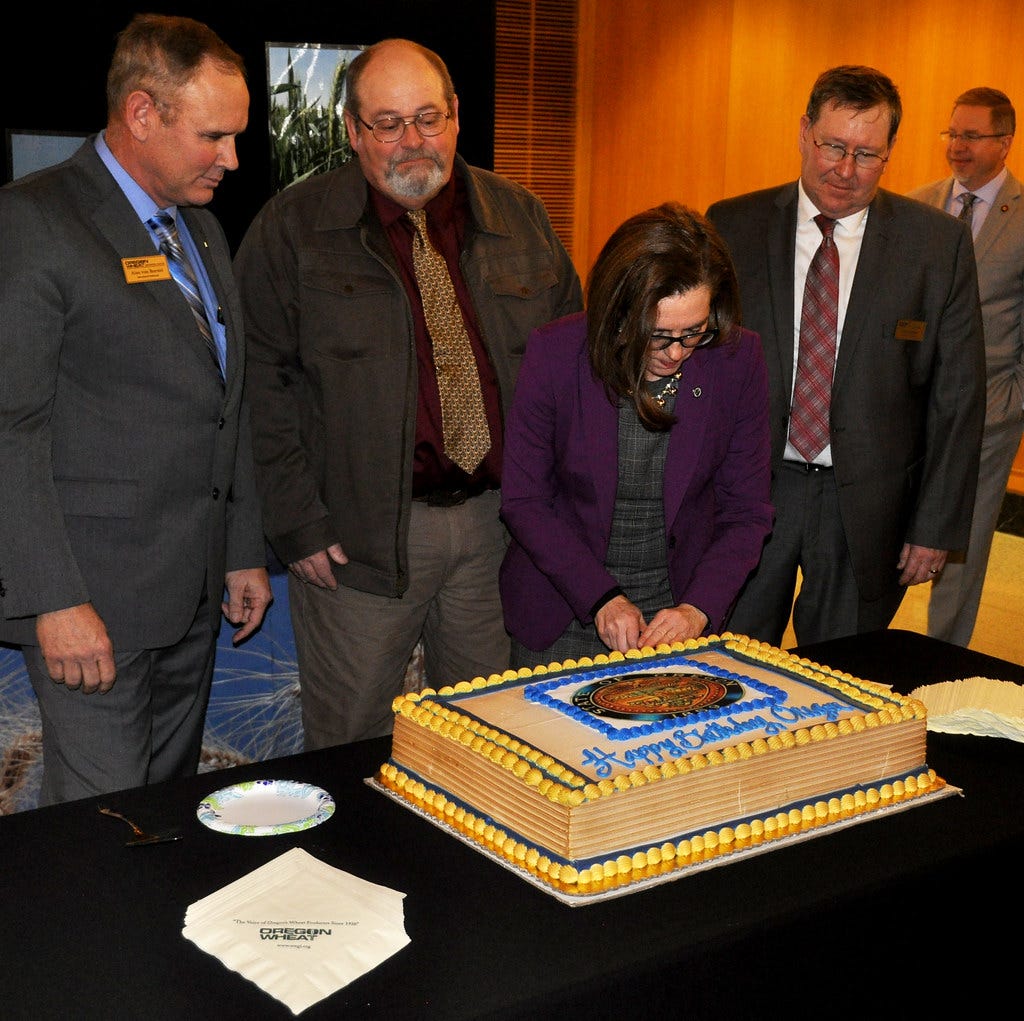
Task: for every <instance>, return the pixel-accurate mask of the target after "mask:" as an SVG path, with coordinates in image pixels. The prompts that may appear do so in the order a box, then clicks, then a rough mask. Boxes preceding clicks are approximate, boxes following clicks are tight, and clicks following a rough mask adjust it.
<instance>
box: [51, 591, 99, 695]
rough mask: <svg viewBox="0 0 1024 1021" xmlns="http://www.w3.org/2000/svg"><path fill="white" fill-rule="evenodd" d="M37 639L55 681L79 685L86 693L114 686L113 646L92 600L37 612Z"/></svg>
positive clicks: (72, 686)
mask: <svg viewBox="0 0 1024 1021" xmlns="http://www.w3.org/2000/svg"><path fill="white" fill-rule="evenodd" d="M36 638H37V640H38V641H39V649H40V651H41V652H42V654H43V659H44V660H45V661H46V669H47V670H49V672H50V676H51V677H52V678H53V679H54V680H55V681H56V682H57V683H58V684H64V685H65V686H67V687H68V688H78V687H80V688H81V689H82V691H83V692H85V693H86V694H92V693H93V692H95V691H98V692H101V693H102V692H104V691H109V690H110V689H111V688H112V687H113V684H114V681H115V680H116V678H117V670H116V668H115V667H114V646H113V643H112V642H111V641H110V636H109V635H108V634H107V628H106V625H105V624H104V623H103V621H102V620H101V619H100V615H99V614H98V613H97V612H96V610H95V609H94V608H93V605H92V603H80V604H79V605H78V606H69V607H68V608H67V609H66V610H53V611H51V612H50V613H41V614H39V616H38V617H37V618H36Z"/></svg>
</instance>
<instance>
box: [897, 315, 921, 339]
mask: <svg viewBox="0 0 1024 1021" xmlns="http://www.w3.org/2000/svg"><path fill="white" fill-rule="evenodd" d="M927 325H928V324H927V323H925V322H923V321H922V320H920V319H897V320H896V332H895V334H894V336H895V338H896V339H897V340H924V328H925V326H927Z"/></svg>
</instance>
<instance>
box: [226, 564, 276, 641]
mask: <svg viewBox="0 0 1024 1021" xmlns="http://www.w3.org/2000/svg"><path fill="white" fill-rule="evenodd" d="M224 587H225V588H226V589H227V591H228V598H227V601H226V602H223V603H221V604H220V608H221V611H222V612H223V614H224V616H225V617H227V619H228V620H229V621H230V622H231V623H232V624H234V625H235V627H236V628H237V630H236V631H235V633H234V635H233V636H232V639H231V642H232V644H233V645H237V644H238V643H239V642H242V641H245V639H246V638H248V637H249V635H251V634H252V633H253V631H255V630H256V629H257V628H258V627H259V626H260V624H262V623H263V615H264V614H265V613H266V612H267V607H268V606H269V605H270V604H271V603H272V602H273V601H274V594H273V592H272V591H271V589H270V576H269V575H268V574H267V572H266V570H264V568H262V567H251V568H247V569H246V570H243V571H228V573H227V575H226V576H225V579H224Z"/></svg>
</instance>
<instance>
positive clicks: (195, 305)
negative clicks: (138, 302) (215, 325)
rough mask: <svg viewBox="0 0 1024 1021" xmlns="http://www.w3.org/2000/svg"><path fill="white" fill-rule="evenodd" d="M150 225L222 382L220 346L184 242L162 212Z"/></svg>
mask: <svg viewBox="0 0 1024 1021" xmlns="http://www.w3.org/2000/svg"><path fill="white" fill-rule="evenodd" d="M147 225H148V226H149V228H150V229H151V230H152V231H153V233H154V234H156V236H157V238H159V240H160V252H161V254H163V255H165V256H166V257H167V268H168V269H169V270H170V273H171V276H172V277H174V282H175V283H176V284H177V285H178V287H179V288H180V289H181V293H182V294H184V295H185V300H186V301H187V302H188V304H189V308H191V309H192V315H193V316H194V317H195V320H196V326H198V327H199V332H200V333H201V334H202V335H203V340H204V341H206V348H207V350H208V351H209V352H210V357H211V358H212V359H213V362H214V365H216V366H217V373H218V374H219V375H220V376H221V378H222V379H223V377H224V372H223V370H222V369H221V364H220V357H219V355H218V354H217V345H216V343H215V342H214V339H213V331H212V330H211V329H210V321H209V320H208V319H207V318H206V309H205V308H204V307H203V299H202V298H201V297H200V295H199V285H198V284H197V283H196V275H195V271H194V270H193V269H192V266H191V264H190V263H189V261H188V256H187V255H186V254H185V250H184V249H183V248H182V247H181V238H180V237H179V236H178V228H177V226H176V225H175V223H174V218H173V217H171V216H170V215H169V214H168V213H165V212H164V211H163V210H161V211H160V212H158V213H156V214H155V215H154V216H152V217H150V219H149V220H148V221H147Z"/></svg>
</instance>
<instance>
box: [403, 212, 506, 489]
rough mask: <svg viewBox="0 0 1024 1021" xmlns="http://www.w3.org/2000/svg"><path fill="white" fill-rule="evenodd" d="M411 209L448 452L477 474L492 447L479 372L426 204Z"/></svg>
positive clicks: (414, 253) (414, 250)
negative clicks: (429, 230) (429, 223)
mask: <svg viewBox="0 0 1024 1021" xmlns="http://www.w3.org/2000/svg"><path fill="white" fill-rule="evenodd" d="M408 213H409V218H410V219H411V220H412V222H413V225H414V226H415V228H416V236H415V237H414V238H413V242H412V262H413V269H414V270H415V272H416V283H417V284H418V285H419V289H420V296H421V297H422V299H423V316H424V318H425V319H426V323H427V331H428V332H429V333H430V340H431V344H432V345H433V349H434V368H435V371H436V373H437V389H438V393H439V395H440V398H441V427H442V429H443V431H444V452H445V454H446V455H447V456H448V457H449V458H450V459H451V460H452V461H454V462H455V464H457V465H458V466H459V467H460V468H461V469H462V470H463V471H465V472H467V473H469V474H472V473H473V472H474V471H475V470H476V467H477V465H479V464H480V462H481V461H482V460H483V459H484V456H485V455H486V454H487V451H488V450H490V447H491V433H490V429H489V428H488V425H487V413H486V412H485V411H484V398H483V393H482V392H481V389H480V373H479V372H478V371H477V365H476V358H475V357H474V355H473V348H472V345H471V344H470V342H469V334H468V333H466V326H465V323H464V322H463V320H462V310H461V309H460V308H459V303H458V300H457V299H456V297H455V287H454V285H453V284H452V278H451V276H450V275H449V273H448V266H447V264H446V263H445V261H444V256H443V255H441V253H440V252H439V251H438V250H437V249H436V248H434V246H433V245H432V244H431V243H430V239H429V238H428V236H427V214H426V212H425V211H424V210H422V209H410V210H409V211H408Z"/></svg>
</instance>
